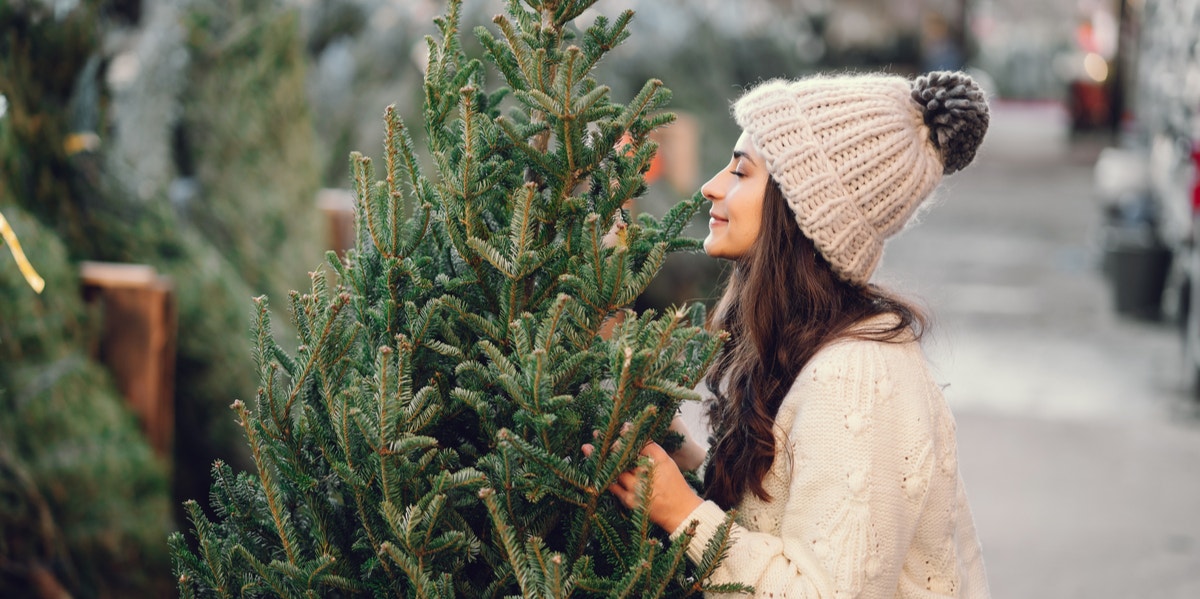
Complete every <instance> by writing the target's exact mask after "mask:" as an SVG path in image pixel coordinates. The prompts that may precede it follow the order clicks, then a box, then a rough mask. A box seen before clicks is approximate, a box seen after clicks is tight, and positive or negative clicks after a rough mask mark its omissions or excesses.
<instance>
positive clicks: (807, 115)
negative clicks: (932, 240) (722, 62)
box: [733, 71, 988, 285]
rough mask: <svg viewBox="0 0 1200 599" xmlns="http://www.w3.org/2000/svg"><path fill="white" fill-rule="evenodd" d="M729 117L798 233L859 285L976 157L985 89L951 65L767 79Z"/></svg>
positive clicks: (982, 130) (983, 120) (983, 122)
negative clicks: (948, 180)
mask: <svg viewBox="0 0 1200 599" xmlns="http://www.w3.org/2000/svg"><path fill="white" fill-rule="evenodd" d="M733 115H734V119H735V120H736V121H737V124H738V125H739V126H740V127H741V128H742V129H743V130H744V131H746V132H748V133H749V134H750V137H751V139H752V140H753V142H754V146H755V148H756V149H757V150H758V152H759V154H761V155H762V157H763V159H764V160H765V161H766V165H767V171H768V172H769V173H770V174H771V176H772V178H774V179H775V182H776V183H778V184H779V187H780V189H781V190H782V191H783V196H784V197H785V198H786V199H787V202H788V205H789V206H790V207H791V209H792V212H793V213H795V215H796V222H797V223H798V224H799V225H800V230H801V231H803V232H804V235H805V236H807V237H808V238H809V239H811V240H812V241H813V243H814V244H815V245H816V247H817V250H818V251H820V252H821V255H822V256H824V257H825V259H826V260H828V261H829V263H830V264H831V265H832V266H833V270H834V271H835V272H836V273H837V274H838V276H839V277H841V278H843V279H845V280H846V281H849V282H851V283H853V284H855V285H865V284H866V283H867V280H868V279H870V278H871V273H872V272H874V271H875V267H876V265H878V264H879V259H880V257H881V256H882V255H883V242H884V240H885V239H887V238H888V237H890V236H892V235H894V234H896V233H897V232H899V231H900V230H901V229H902V228H903V227H904V224H905V223H906V222H908V219H909V217H911V216H912V214H913V212H914V211H916V209H917V206H919V205H920V204H921V202H922V201H923V200H924V199H925V198H926V196H928V195H929V193H930V192H932V191H933V189H934V188H935V187H937V185H938V183H939V182H940V181H941V179H942V175H943V174H949V173H953V172H955V171H958V170H960V169H962V168H963V167H965V166H966V165H967V164H968V163H970V162H971V159H972V158H974V157H975V150H976V149H977V148H978V147H979V143H980V142H981V141H982V140H983V134H984V133H985V132H986V131H987V126H988V107H987V100H986V99H985V97H984V94H983V91H982V90H980V89H979V86H978V85H977V84H976V83H975V82H974V81H973V80H972V79H971V78H970V77H968V76H967V75H965V74H963V73H958V72H946V71H941V72H936V73H929V74H927V75H924V76H921V77H918V78H917V79H916V80H915V81H911V82H910V81H909V80H907V79H905V78H903V77H899V76H894V75H843V76H837V77H829V76H818V77H811V78H807V79H801V80H798V81H786V80H779V79H777V80H772V81H767V82H765V83H762V84H760V85H758V86H756V87H754V88H753V89H751V90H750V91H749V92H747V93H746V94H745V95H744V96H742V97H741V98H740V99H739V100H738V101H737V102H736V103H734V105H733Z"/></svg>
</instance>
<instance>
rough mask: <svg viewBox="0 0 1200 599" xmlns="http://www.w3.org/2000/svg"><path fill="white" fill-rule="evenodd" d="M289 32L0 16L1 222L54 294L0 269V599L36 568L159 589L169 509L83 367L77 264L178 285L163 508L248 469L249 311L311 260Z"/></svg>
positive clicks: (148, 463)
mask: <svg viewBox="0 0 1200 599" xmlns="http://www.w3.org/2000/svg"><path fill="white" fill-rule="evenodd" d="M297 29H298V25H297V18H296V14H295V12H294V11H289V10H287V9H285V8H284V7H282V6H281V4H280V3H275V2H254V3H237V4H236V5H233V4H229V5H224V4H222V5H216V4H213V3H209V2H206V1H200V0H197V1H196V2H190V1H182V2H178V3H174V2H171V3H168V2H159V3H147V4H146V6H145V7H142V6H141V5H140V4H139V3H131V2H122V1H120V0H111V1H106V0H90V1H82V2H79V3H61V2H58V3H50V2H42V1H40V0H28V1H13V2H3V3H0V97H3V98H4V104H5V106H6V110H5V111H4V116H3V117H0V211H3V212H4V213H5V214H6V215H8V216H9V217H10V220H14V219H15V220H14V227H21V229H19V230H18V232H19V233H20V234H22V239H23V240H24V239H26V238H28V239H29V241H27V245H28V246H29V247H27V253H28V254H29V255H30V258H31V260H33V261H34V262H35V264H36V266H37V267H38V269H39V270H40V271H41V272H42V273H43V275H44V276H45V277H46V279H47V284H48V287H47V290H46V292H45V294H44V295H43V296H36V295H34V294H33V293H32V292H30V291H29V290H28V289H27V288H25V289H21V288H20V285H23V282H21V283H20V285H18V282H20V281H21V279H20V278H19V274H18V273H17V272H16V270H15V267H14V265H13V264H12V263H11V261H9V262H7V263H4V261H0V279H2V280H3V281H4V284H5V285H6V286H5V287H4V292H3V293H4V295H3V297H2V298H0V304H3V305H2V306H0V333H2V334H0V358H2V359H0V388H3V389H2V390H0V394H2V395H0V397H2V398H3V400H2V401H3V402H4V406H5V407H6V409H3V410H0V441H3V442H4V443H5V447H4V448H3V449H4V455H3V461H4V465H3V468H4V470H5V476H4V477H0V478H2V480H3V481H4V483H5V487H4V489H3V490H2V491H0V497H2V498H3V502H4V503H3V506H2V507H0V531H2V533H0V596H6V597H7V596H14V595H15V596H22V595H25V594H29V593H31V592H33V591H32V590H31V589H34V588H35V586H36V584H37V581H38V580H44V579H45V577H41V578H39V575H38V573H39V572H48V573H50V574H52V575H53V577H54V578H55V579H57V580H58V581H59V584H61V585H63V586H65V587H66V588H67V590H69V591H70V592H71V594H72V595H73V596H76V597H94V596H95V597H107V596H153V595H154V594H155V592H157V591H156V589H157V590H161V589H163V588H167V589H169V588H170V584H169V582H168V583H167V584H166V585H164V584H163V581H164V580H167V581H169V578H167V577H168V576H169V571H168V569H167V567H166V562H165V560H164V557H165V554H164V547H163V543H164V538H165V533H166V531H167V530H169V529H170V527H171V526H172V525H171V518H170V511H169V509H168V508H167V506H169V505H176V506H177V505H179V502H178V501H173V500H170V499H169V496H170V495H169V494H168V492H167V488H166V473H167V468H166V467H165V466H164V464H161V463H158V462H156V461H155V458H154V457H153V456H152V455H150V453H149V450H148V448H147V447H146V444H145V441H144V440H142V439H141V438H140V436H139V435H138V434H137V432H136V430H137V429H136V424H135V423H134V422H133V419H132V417H131V416H130V415H129V414H128V413H127V410H126V408H125V407H124V406H122V405H120V402H119V401H118V397H119V396H118V394H117V392H116V390H115V387H113V385H112V383H111V382H110V381H109V380H108V377H107V374H106V373H104V372H103V371H102V370H101V369H100V367H99V366H98V365H97V364H96V363H95V362H93V361H92V358H91V356H93V355H94V354H95V351H94V348H95V345H96V339H95V337H96V332H97V331H98V330H99V324H98V323H97V322H96V321H97V317H98V315H96V314H91V313H89V312H88V311H87V310H85V309H84V307H83V304H82V300H81V299H80V298H81V288H80V285H79V282H78V278H77V275H76V274H74V273H75V270H76V268H77V266H76V265H77V264H78V262H79V261H81V260H101V261H112V262H132V263H142V264H150V265H153V266H155V267H156V268H157V269H158V271H159V272H161V273H165V274H166V275H168V276H169V277H170V278H171V279H172V280H173V282H174V285H175V289H176V297H177V302H178V315H179V316H178V320H179V333H178V356H177V363H176V366H175V385H174V387H175V391H176V397H175V411H176V417H177V430H176V434H175V455H174V460H173V469H172V472H171V474H172V475H173V483H174V487H175V496H177V497H197V496H199V497H202V498H203V497H205V493H204V490H205V489H207V487H208V482H209V480H208V472H209V467H210V465H211V464H212V462H213V461H214V460H216V459H222V460H224V461H226V462H229V463H233V464H235V465H239V466H243V467H244V466H247V465H248V464H249V463H250V462H249V457H248V455H247V454H246V453H245V447H244V443H243V442H242V440H241V438H240V432H239V431H238V429H237V428H236V425H235V424H234V423H233V419H232V418H231V415H230V412H229V409H228V405H229V404H230V402H232V401H233V400H234V399H236V398H239V397H249V396H250V395H251V394H252V392H253V389H254V384H253V365H252V364H251V363H250V361H249V360H248V359H247V358H248V351H247V349H246V347H245V343H244V332H245V331H246V330H248V329H249V328H250V326H251V316H252V314H253V311H252V308H251V302H250V298H251V297H252V296H253V295H256V294H260V293H272V294H279V295H283V294H284V291H285V290H286V289H288V288H290V287H294V286H297V279H299V280H303V278H304V273H305V272H307V270H309V269H311V268H313V267H315V266H316V264H317V257H318V256H319V254H320V249H321V246H322V245H323V243H322V241H323V240H321V239H318V238H317V236H316V234H315V231H316V227H315V222H314V219H315V218H316V214H315V211H314V210H313V209H312V208H311V207H312V202H313V196H314V192H315V189H316V186H317V185H316V181H317V172H316V166H315V164H314V160H313V158H312V154H311V151H312V144H311V126H310V125H309V119H310V116H309V114H308V112H307V106H306V99H305V94H304V92H303V85H304V72H305V70H304V60H303V59H304V55H303V52H302V50H303V41H302V40H301V39H300V37H299V36H298V34H297ZM222 108H224V110H222ZM280 167H282V169H283V170H284V172H288V173H290V175H289V177H288V179H287V180H286V181H282V182H281V181H275V180H274V174H273V173H274V172H275V170H274V169H278V168H280ZM14 215H15V216H14ZM21 215H28V216H21ZM43 253H44V255H43ZM39 318H41V319H42V321H39V320H38V319H39ZM30 321H32V322H33V323H38V322H41V324H38V325H36V326H35V325H34V324H31V323H30ZM43 321H44V322H43ZM30 326H33V327H34V328H35V329H36V331H35V332H34V333H30V332H28V331H25V329H24V328H23V327H26V328H27V327H30ZM38 327H41V328H38ZM7 408H11V409H7ZM9 473H13V474H12V476H13V478H11V479H10V478H8V474H9ZM110 477H111V478H115V479H116V480H110ZM34 524H36V526H37V530H36V531H35V532H37V536H31V534H32V533H30V530H31V529H30V526H32V525H34ZM106 556H109V557H106ZM139 560H140V563H139ZM135 564H137V565H135Z"/></svg>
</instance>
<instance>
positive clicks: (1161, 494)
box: [878, 103, 1200, 599]
mask: <svg viewBox="0 0 1200 599" xmlns="http://www.w3.org/2000/svg"><path fill="white" fill-rule="evenodd" d="M1101 147H1102V142H1098V141H1092V140H1085V141H1081V142H1077V143H1071V142H1069V141H1068V139H1067V133H1066V122H1065V117H1064V116H1063V115H1062V113H1061V111H1060V110H1059V109H1057V108H1056V107H1054V106H1052V105H1048V104H1003V103H1002V104H999V105H997V106H995V107H994V113H993V120H992V124H991V129H990V131H989V133H988V137H987V139H986V140H985V143H984V145H983V148H982V150H981V151H980V153H979V155H978V156H977V157H976V160H975V163H974V164H973V166H971V167H968V169H967V170H966V171H965V172H963V173H960V174H958V175H955V176H951V177H949V178H948V179H947V180H946V182H945V184H944V185H943V188H942V190H941V192H940V196H939V197H938V198H937V200H938V205H937V206H936V207H935V208H934V209H933V210H932V211H930V212H929V213H927V214H926V215H925V217H924V218H922V222H920V223H919V224H917V225H916V226H914V227H912V228H911V229H910V230H909V231H906V232H905V233H903V234H901V236H900V237H899V238H897V239H896V240H894V241H893V242H892V243H891V245H889V246H888V249H887V252H886V253H885V256H884V265H883V267H882V268H881V271H880V277H879V279H878V280H880V281H881V282H884V283H886V284H889V285H892V286H893V287H894V288H897V289H899V290H901V291H903V292H904V293H906V294H907V295H909V296H910V297H917V298H921V299H923V300H924V301H925V302H926V303H927V305H928V306H929V307H930V308H931V310H932V311H933V313H934V315H935V323H934V330H933V333H934V334H933V336H932V337H931V338H930V339H929V340H928V341H927V348H928V351H929V353H930V357H931V359H932V361H933V363H934V366H935V368H936V369H937V370H938V372H937V376H938V378H939V379H940V380H942V381H944V382H945V383H946V384H947V385H948V386H947V388H946V391H945V393H946V397H947V398H948V400H949V402H950V405H951V407H952V409H953V410H954V412H955V414H956V417H957V420H958V424H959V450H960V457H961V461H960V464H961V467H962V470H963V476H964V478H965V480H966V484H967V488H968V492H969V494H970V497H971V502H972V506H973V509H974V511H975V521H976V524H977V526H978V529H979V534H980V538H981V540H982V542H983V545H984V556H985V559H986V562H987V565H988V569H989V575H990V579H991V585H992V591H993V595H994V596H995V597H997V598H998V599H1000V598H1020V599H1039V598H1046V599H1050V598H1055V599H1066V598H1075V597H1078V598H1090V599H1109V598H1111V599H1117V598H1122V599H1132V598H1141V597H1156V598H1181V599H1182V598H1185V597H1187V598H1194V597H1200V419H1198V418H1197V416H1196V413H1197V409H1196V406H1197V405H1200V404H1197V403H1196V402H1195V401H1194V400H1191V399H1189V398H1187V397H1186V396H1185V394H1184V391H1183V382H1182V374H1181V370H1182V368H1181V362H1180V360H1181V358H1180V347H1179V339H1178V336H1177V334H1176V332H1175V330H1174V329H1173V328H1172V327H1171V326H1170V325H1166V324H1157V323H1143V322H1136V321H1130V320H1126V319H1123V318H1121V317H1118V316H1117V315H1116V314H1115V313H1114V311H1113V309H1112V299H1111V295H1112V294H1111V291H1110V288H1109V286H1108V285H1107V282H1106V281H1105V280H1104V279H1103V277H1102V275H1101V273H1100V269H1099V260H1100V247H1099V245H1100V241H1099V240H1100V212H1099V209H1098V207H1097V203H1096V201H1095V199H1094V193H1093V186H1092V161H1093V160H1094V158H1095V155H1096V153H1097V152H1098V151H1099V149H1100V148H1101Z"/></svg>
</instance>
